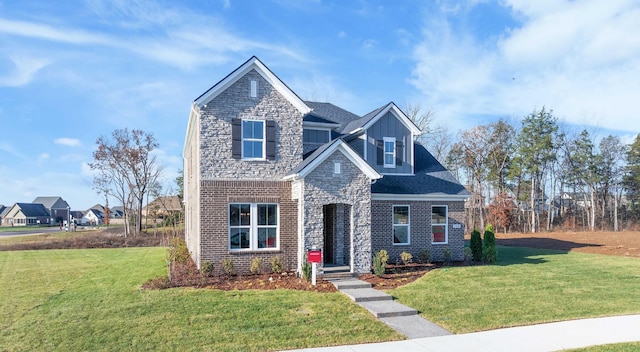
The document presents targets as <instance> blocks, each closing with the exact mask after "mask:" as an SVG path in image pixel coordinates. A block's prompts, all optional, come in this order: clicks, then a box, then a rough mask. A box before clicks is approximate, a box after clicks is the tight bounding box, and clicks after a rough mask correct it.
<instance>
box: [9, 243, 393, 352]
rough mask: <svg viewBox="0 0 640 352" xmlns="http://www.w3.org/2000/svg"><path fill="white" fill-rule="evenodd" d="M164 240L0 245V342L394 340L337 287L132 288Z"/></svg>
mask: <svg viewBox="0 0 640 352" xmlns="http://www.w3.org/2000/svg"><path fill="white" fill-rule="evenodd" d="M165 253H166V249H165V248H161V247H156V248H126V249H86V250H42V251H6V252H0V283H2V284H1V285H0V297H3V299H2V300H0V346H2V349H3V350H8V351H34V350H46V351H54V350H58V351H86V350H91V351H99V350H103V351H121V350H154V351H162V350H171V351H173V350H180V351H190V350H198V351H200V350H216V351H234V350H237V351H240V350H242V351H246V350H276V349H290V348H303V347H314V346H326V345H336V344H353V343H365V342H376V341H388V340H394V339H402V336H401V335H399V334H398V333H396V332H395V331H394V330H392V329H391V328H389V327H387V326H386V325H385V324H383V323H381V322H379V321H377V320H376V319H375V318H373V317H372V316H371V315H370V314H369V313H368V312H367V311H365V310H364V309H362V308H360V307H358V306H357V305H355V304H352V303H351V301H350V300H349V299H348V298H346V297H345V296H343V295H341V294H338V293H333V294H323V293H315V292H302V291H287V290H273V291H257V290H256V291H228V292H225V291H218V290H207V289H190V288H180V289H170V290H162V291H147V290H140V286H141V285H142V284H143V283H144V282H145V281H147V280H148V279H151V278H154V277H157V276H159V275H162V274H163V273H166V269H165V266H164V261H165Z"/></svg>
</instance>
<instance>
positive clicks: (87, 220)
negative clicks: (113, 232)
mask: <svg viewBox="0 0 640 352" xmlns="http://www.w3.org/2000/svg"><path fill="white" fill-rule="evenodd" d="M102 223H104V213H103V212H101V211H100V210H97V209H95V208H90V209H88V210H87V211H86V212H84V215H83V216H82V219H80V224H82V225H100V224H102Z"/></svg>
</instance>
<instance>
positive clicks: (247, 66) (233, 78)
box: [194, 56, 311, 114]
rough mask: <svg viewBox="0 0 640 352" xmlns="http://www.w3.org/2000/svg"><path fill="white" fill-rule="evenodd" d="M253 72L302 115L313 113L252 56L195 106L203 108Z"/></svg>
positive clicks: (195, 102) (212, 88)
mask: <svg viewBox="0 0 640 352" xmlns="http://www.w3.org/2000/svg"><path fill="white" fill-rule="evenodd" d="M251 70H256V72H258V73H259V74H260V76H262V78H264V79H265V80H266V81H267V82H269V84H271V85H272V86H273V87H274V88H275V89H276V90H277V91H278V92H279V93H280V94H282V96H284V97H285V98H286V99H287V100H288V101H289V102H290V103H291V104H292V105H293V106H294V107H295V108H296V109H298V110H299V111H300V112H301V113H303V114H306V113H308V112H310V111H311V109H310V108H309V107H308V106H307V105H306V104H305V103H304V101H302V99H300V97H298V95H297V94H296V93H294V92H293V91H292V90H291V89H289V87H288V86H287V85H286V84H284V82H282V81H281V80H280V78H278V76H276V75H275V74H274V73H273V72H271V70H269V68H267V66H265V65H264V64H263V63H262V61H260V59H258V58H257V57H256V56H252V57H251V58H250V59H249V60H247V61H246V62H245V63H244V64H242V65H240V67H238V68H236V69H235V70H234V71H233V72H231V73H230V74H228V75H227V76H226V77H225V78H223V79H222V80H221V81H220V82H218V83H216V84H214V85H213V87H211V88H209V89H208V90H207V91H206V92H204V93H202V94H201V95H200V96H199V97H197V98H196V100H195V101H194V104H196V105H198V106H199V107H202V106H203V105H206V104H207V103H209V102H210V101H211V100H212V99H213V98H215V97H217V96H218V95H219V94H220V93H222V92H223V91H224V90H225V89H227V88H229V87H230V86H231V85H232V84H234V83H235V82H237V81H238V80H239V79H240V78H242V77H243V76H244V75H245V74H247V73H248V72H250V71H251Z"/></svg>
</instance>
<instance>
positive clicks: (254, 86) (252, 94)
mask: <svg viewBox="0 0 640 352" xmlns="http://www.w3.org/2000/svg"><path fill="white" fill-rule="evenodd" d="M250 86H251V87H250V89H249V96H250V97H251V98H256V97H257V96H258V81H256V80H255V79H252V80H251V84H250Z"/></svg>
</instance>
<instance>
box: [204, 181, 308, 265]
mask: <svg viewBox="0 0 640 352" xmlns="http://www.w3.org/2000/svg"><path fill="white" fill-rule="evenodd" d="M200 186H201V187H200V189H201V193H200V204H201V207H200V229H201V231H200V236H201V239H200V250H201V260H202V261H204V260H208V261H211V262H213V263H214V265H215V270H216V272H217V273H220V272H221V265H220V261H221V260H223V259H227V258H231V259H232V260H233V264H234V266H235V268H236V271H237V272H238V273H239V274H243V273H247V272H248V271H249V265H250V263H251V259H252V258H254V257H260V258H262V260H263V269H264V271H265V272H270V271H271V265H270V260H271V258H273V257H274V256H276V255H279V256H280V258H281V260H282V264H283V266H284V269H285V270H296V265H297V259H296V258H297V257H296V251H297V246H298V240H297V221H298V206H297V202H296V201H293V200H291V183H290V182H287V181H212V180H208V181H207V180H205V181H202V182H201V185H200ZM240 202H246V203H277V204H279V211H280V214H279V220H280V224H279V226H280V237H279V242H280V249H279V250H276V249H269V250H255V251H240V252H237V251H230V250H229V230H228V228H229V208H228V205H229V203H240Z"/></svg>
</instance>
